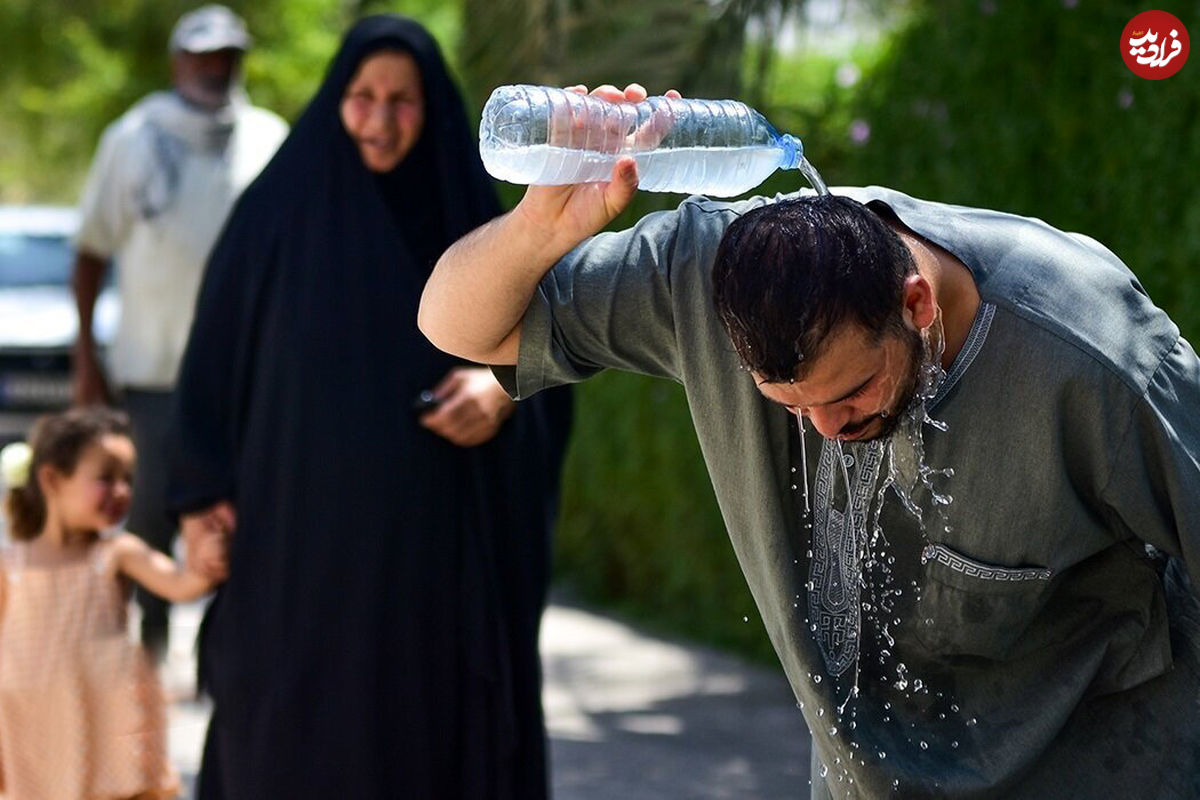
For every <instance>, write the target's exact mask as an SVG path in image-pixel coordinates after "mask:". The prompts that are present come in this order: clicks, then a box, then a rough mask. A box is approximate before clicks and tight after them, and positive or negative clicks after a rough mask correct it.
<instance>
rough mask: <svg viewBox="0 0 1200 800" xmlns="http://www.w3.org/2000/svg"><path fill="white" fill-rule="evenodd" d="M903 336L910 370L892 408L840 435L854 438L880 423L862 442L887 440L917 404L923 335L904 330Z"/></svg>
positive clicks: (843, 429)
mask: <svg viewBox="0 0 1200 800" xmlns="http://www.w3.org/2000/svg"><path fill="white" fill-rule="evenodd" d="M901 336H902V338H903V339H904V342H905V344H906V345H907V347H906V348H905V351H906V355H907V357H908V370H907V371H906V372H905V378H904V383H903V384H901V386H900V390H899V391H898V392H897V393H896V400H895V401H894V402H893V403H892V405H891V407H890V408H887V409H885V410H883V411H880V412H879V413H878V414H872V415H871V416H869V417H867V418H866V419H864V420H862V421H861V422H857V423H855V424H853V425H850V426H847V427H845V428H842V430H841V433H840V434H839V435H841V436H845V437H848V438H853V437H854V435H855V434H857V433H861V432H862V431H864V430H866V429H868V428H870V427H871V426H872V425H874V424H876V423H878V424H879V429H878V430H877V431H876V432H875V433H873V434H872V435H871V436H868V437H866V438H864V439H862V440H860V441H864V442H869V441H874V440H876V439H886V438H887V437H889V436H891V435H892V434H893V433H895V432H896V428H897V427H899V425H900V422H901V421H902V420H903V419H904V417H905V415H906V413H907V412H908V411H910V410H911V409H912V406H913V404H914V403H915V402H916V396H917V378H918V376H919V375H920V373H921V364H922V361H923V359H924V356H923V353H924V346H923V343H922V341H921V334H920V333H918V332H917V331H914V330H910V329H909V328H904V330H903V332H902V333H901Z"/></svg>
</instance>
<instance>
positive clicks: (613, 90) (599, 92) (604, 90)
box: [592, 83, 625, 103]
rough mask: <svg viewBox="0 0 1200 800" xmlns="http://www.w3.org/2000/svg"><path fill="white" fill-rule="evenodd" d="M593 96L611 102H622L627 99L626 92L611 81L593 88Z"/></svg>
mask: <svg viewBox="0 0 1200 800" xmlns="http://www.w3.org/2000/svg"><path fill="white" fill-rule="evenodd" d="M592 96H593V97H599V98H600V99H602V100H607V101H609V102H610V103H620V102H621V101H623V100H624V99H625V93H624V92H622V91H621V90H620V89H618V88H617V87H615V86H613V85H612V84H611V83H606V84H604V85H603V86H597V87H596V88H595V89H593V90H592Z"/></svg>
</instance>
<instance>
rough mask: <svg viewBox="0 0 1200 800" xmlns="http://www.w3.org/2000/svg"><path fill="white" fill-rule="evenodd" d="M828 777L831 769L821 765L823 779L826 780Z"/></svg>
mask: <svg viewBox="0 0 1200 800" xmlns="http://www.w3.org/2000/svg"><path fill="white" fill-rule="evenodd" d="M827 775H829V767H827V766H825V765H824V764H822V765H821V777H822V778H824V777H826V776H827Z"/></svg>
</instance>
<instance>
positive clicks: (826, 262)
mask: <svg viewBox="0 0 1200 800" xmlns="http://www.w3.org/2000/svg"><path fill="white" fill-rule="evenodd" d="M915 270H916V262H914V261H913V257H912V254H911V253H910V252H909V250H908V248H907V247H906V246H905V245H904V242H903V241H901V239H900V237H899V235H898V234H897V233H896V232H895V231H893V230H892V229H891V228H890V227H889V226H888V224H887V223H886V222H884V221H883V220H882V219H880V217H879V216H878V215H877V214H875V213H874V212H873V211H871V210H870V209H869V208H867V207H866V206H864V205H862V204H861V203H858V202H856V201H854V200H851V199H850V198H848V197H835V196H833V195H823V196H818V197H804V198H799V199H796V200H786V201H784V202H780V203H772V204H769V205H766V206H762V207H761V208H756V209H754V210H753V211H750V212H749V213H747V214H745V215H744V216H742V217H741V218H739V219H738V220H737V221H735V222H734V223H733V224H732V225H730V226H729V229H728V230H726V231H725V235H724V237H722V239H721V245H720V247H719V248H718V249H717V259H716V263H715V264H714V266H713V300H714V301H715V302H716V306H717V313H718V314H720V316H721V321H722V322H723V323H724V325H725V330H726V331H727V332H728V333H729V338H731V339H732V340H733V346H734V348H735V349H736V350H737V352H738V355H739V356H740V357H741V359H742V362H743V363H744V364H745V366H746V367H748V368H749V369H750V370H752V371H753V372H756V373H758V374H759V375H761V376H762V377H763V378H764V379H765V380H767V381H771V382H783V381H788V380H792V379H793V378H797V377H800V376H802V375H803V374H804V371H805V369H806V367H807V366H808V365H810V364H811V363H812V362H813V359H815V358H816V357H817V356H818V355H819V354H820V351H821V348H822V346H823V345H824V343H825V339H826V337H827V336H828V334H830V333H831V332H833V331H834V330H835V329H837V328H838V327H839V326H841V325H842V324H843V323H845V322H853V323H857V324H858V325H860V326H861V327H863V328H864V329H865V330H866V331H867V332H868V333H869V334H871V335H872V336H873V337H874V339H875V340H876V341H877V340H878V339H879V338H880V337H882V336H883V334H884V333H886V332H887V331H888V330H892V329H895V328H896V327H898V326H900V325H901V324H902V322H901V320H902V317H901V302H902V297H903V291H904V279H905V278H906V277H907V276H908V275H910V274H911V273H912V272H914V271H915Z"/></svg>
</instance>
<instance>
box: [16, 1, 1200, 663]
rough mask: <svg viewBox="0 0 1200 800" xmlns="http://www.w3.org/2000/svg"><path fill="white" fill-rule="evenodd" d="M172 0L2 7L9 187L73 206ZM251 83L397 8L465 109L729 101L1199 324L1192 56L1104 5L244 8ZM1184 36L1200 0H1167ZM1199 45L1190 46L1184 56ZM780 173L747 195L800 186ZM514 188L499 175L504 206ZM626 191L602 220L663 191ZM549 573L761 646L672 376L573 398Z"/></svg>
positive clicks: (666, 624) (285, 110) (1195, 71)
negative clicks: (1021, 229)
mask: <svg viewBox="0 0 1200 800" xmlns="http://www.w3.org/2000/svg"><path fill="white" fill-rule="evenodd" d="M196 5H198V3H195V2H181V1H180V0H3V2H0V108H3V109H4V113H3V114H0V202H4V203H9V204H15V203H33V202H43V203H67V204H70V203H74V202H75V200H76V198H77V192H78V190H79V187H80V184H81V182H82V179H83V174H84V171H85V170H86V167H87V165H88V163H89V161H90V159H91V157H92V154H93V151H94V148H95V145H96V142H97V139H98V137H99V134H100V132H101V131H102V130H103V128H104V126H105V125H107V124H108V123H109V122H110V121H112V120H113V119H115V118H116V117H117V116H118V115H120V114H121V113H122V112H123V111H124V110H125V109H126V108H127V107H128V106H129V105H131V104H132V103H133V102H134V101H135V100H137V99H138V98H139V97H141V96H142V95H144V94H146V93H147V92H149V91H152V90H154V89H158V88H162V87H164V86H166V84H167V81H168V74H167V58H166V44H165V43H166V41H167V36H168V33H169V31H170V29H171V26H172V25H173V24H174V22H175V20H176V19H178V17H179V15H180V14H181V13H183V12H184V11H186V10H188V9H190V8H192V7H194V6H196ZM228 5H230V6H231V7H233V8H235V9H236V10H237V11H239V12H240V13H241V14H242V15H243V16H244V17H245V18H246V19H247V22H248V24H249V27H250V29H251V31H252V33H253V35H254V36H255V38H256V42H257V43H256V46H255V48H254V49H253V51H252V52H251V53H250V54H249V56H248V58H247V60H246V83H247V87H248V89H249V92H250V94H251V96H252V98H253V100H254V101H255V103H257V104H259V105H265V106H267V107H269V108H272V109H274V110H276V111H278V112H279V113H281V114H283V115H284V116H285V117H288V118H290V119H294V118H295V117H296V116H297V115H298V113H299V112H300V111H301V110H302V108H303V107H304V104H305V102H306V100H307V98H308V97H309V96H310V94H311V93H312V92H313V91H314V90H315V88H316V86H317V85H318V84H319V82H320V80H321V77H322V74H323V72H324V69H325V66H326V64H327V62H328V60H329V58H330V57H331V55H332V54H333V52H334V50H335V49H336V46H337V44H338V41H339V39H340V35H341V33H342V31H344V30H345V29H346V27H347V26H348V25H349V23H350V22H351V21H352V20H353V19H355V18H356V17H358V16H360V15H361V14H364V13H372V12H378V11H392V12H399V13H404V14H408V15H410V16H413V17H415V18H417V19H418V20H420V21H421V22H423V23H424V24H425V25H426V26H427V27H429V28H430V29H431V30H432V31H433V32H434V34H435V35H436V36H437V38H438V39H439V41H440V42H441V43H442V46H443V48H444V50H445V51H446V54H447V56H448V58H449V60H450V62H451V63H452V64H453V66H454V68H455V70H456V72H457V74H458V76H459V78H460V80H461V82H462V84H463V85H464V87H465V89H466V96H467V98H468V102H469V103H470V104H471V106H472V117H473V118H476V119H477V118H478V114H477V113H476V112H477V110H478V108H479V107H480V106H481V105H482V102H483V100H484V99H485V98H486V96H487V93H488V92H489V91H490V90H491V89H492V88H493V87H494V86H496V85H498V84H501V83H511V82H523V83H550V84H558V85H562V84H570V83H587V84H595V83H598V82H611V83H615V84H623V83H625V82H628V81H634V80H636V81H639V82H641V83H643V84H645V85H646V86H647V88H648V89H649V90H650V91H651V92H652V93H657V92H661V91H663V90H665V89H668V88H678V89H680V90H681V91H682V92H684V93H685V94H688V95H693V96H707V97H732V98H737V99H741V100H744V101H746V102H749V103H750V104H752V105H754V106H756V107H757V108H759V109H760V110H761V111H762V112H763V113H764V114H766V116H767V117H768V118H769V119H771V120H772V121H773V122H774V123H775V125H776V126H777V127H778V128H779V129H780V130H783V131H787V132H790V133H793V134H795V135H798V136H800V137H801V138H802V139H803V140H804V142H805V147H806V151H807V153H808V155H809V157H810V159H811V160H812V161H813V163H814V164H815V165H816V166H817V168H818V169H819V170H820V171H821V172H822V173H823V175H824V176H825V178H826V180H827V181H828V182H829V184H830V185H831V186H833V185H839V184H868V183H876V184H883V185H887V186H891V187H893V188H897V189H900V190H902V191H906V192H909V193H911V194H914V195H917V196H921V197H925V198H930V199H938V200H944V201H949V202H954V203H963V204H969V205H981V206H989V207H993V208H997V209H1001V210H1006V211H1013V212H1017V213H1021V214H1027V215H1032V216H1037V217H1040V218H1042V219H1045V220H1046V221H1047V222H1049V223H1051V224H1052V225H1055V226H1057V227H1060V228H1064V229H1067V230H1073V231H1080V232H1083V233H1087V234H1089V235H1091V236H1094V237H1095V238H1097V239H1099V240H1100V241H1102V242H1104V243H1105V244H1107V245H1108V246H1109V247H1110V248H1112V249H1113V250H1114V251H1115V252H1116V253H1117V254H1118V255H1119V256H1121V257H1122V258H1123V259H1124V260H1125V261H1126V262H1127V263H1128V264H1129V265H1130V266H1131V267H1132V268H1133V270H1134V271H1135V272H1136V273H1137V275H1138V276H1139V277H1140V279H1141V280H1142V282H1143V284H1144V285H1145V287H1146V289H1147V291H1148V292H1149V293H1150V295H1151V297H1153V298H1154V299H1155V300H1156V302H1158V304H1159V305H1161V306H1163V307H1164V308H1166V309H1167V310H1168V311H1169V312H1170V313H1171V314H1172V316H1173V317H1174V318H1175V320H1176V321H1177V322H1178V323H1179V324H1180V326H1181V327H1182V328H1183V330H1184V333H1185V334H1186V335H1188V336H1189V337H1190V338H1191V340H1192V341H1193V342H1195V341H1196V339H1197V335H1198V334H1200V202H1197V198H1198V191H1197V188H1196V180H1197V175H1198V174H1200V169H1198V167H1200V125H1198V124H1197V122H1198V121H1200V63H1188V64H1187V65H1186V66H1185V67H1184V68H1183V70H1182V71H1181V72H1179V73H1178V74H1177V75H1176V76H1174V77H1172V78H1169V79H1167V80H1163V81H1148V80H1143V79H1140V78H1138V77H1136V76H1135V75H1134V74H1133V73H1131V72H1130V71H1129V70H1128V69H1127V68H1126V67H1125V65H1124V64H1123V63H1122V60H1121V57H1120V52H1119V39H1120V35H1121V31H1122V29H1123V27H1124V25H1125V23H1126V22H1127V21H1128V20H1129V19H1130V18H1131V17H1132V16H1134V15H1135V14H1137V13H1138V12H1141V11H1144V10H1147V9H1150V8H1156V7H1159V6H1158V5H1157V4H1154V3H1145V2H1140V3H1128V2H1115V1H1114V0H1107V1H1106V2H1098V1H1097V0H1042V2H1037V3H1029V2H1015V0H965V1H964V2H934V1H933V0H911V1H908V2H904V1H901V0H808V1H807V2H800V1H796V2H789V1H788V0H728V1H722V0H411V1H410V2H369V1H367V0H357V1H355V0H253V2H237V1H236V0H231V1H230V2H229V3H228ZM1168 10H1170V11H1171V12H1172V13H1174V14H1175V15H1176V16H1178V17H1179V18H1180V19H1182V20H1183V22H1184V23H1185V24H1186V25H1190V26H1191V30H1192V32H1193V33H1195V32H1200V2H1195V0H1190V1H1189V2H1179V3H1175V4H1173V5H1172V6H1170V7H1169V8H1168ZM1198 59H1200V57H1197V56H1193V58H1192V61H1193V62H1196V61H1197V60H1198ZM800 181H801V179H800V178H799V176H798V174H796V173H781V174H777V175H776V176H775V177H774V178H772V179H771V180H770V181H769V182H768V184H767V185H766V186H765V187H762V188H760V190H759V191H760V192H767V193H774V192H777V191H778V192H786V191H791V190H794V189H797V188H799V187H800V185H801V183H800ZM518 194H519V192H518V190H515V189H513V188H511V187H508V188H506V190H505V193H504V197H505V199H506V201H507V202H510V203H511V202H513V201H515V199H516V197H517V196H518ZM678 200H679V198H678V197H669V196H665V197H664V196H649V195H643V196H642V197H640V198H639V200H638V203H637V205H636V207H635V208H634V209H633V210H632V211H630V212H629V213H628V214H627V215H626V216H625V217H623V218H622V219H621V220H619V221H618V225H623V224H628V222H629V221H630V219H631V218H632V216H633V215H640V214H642V213H645V212H646V211H648V210H650V209H652V208H658V207H665V206H669V205H673V204H675V203H677V202H678ZM578 412H579V413H578V415H577V419H578V423H577V426H576V431H575V439H574V443H573V448H572V453H571V457H570V461H569V468H568V476H567V481H566V495H565V498H564V514H563V520H562V525H561V530H560V533H559V537H558V544H557V561H558V580H559V585H560V586H561V587H563V589H565V590H569V591H571V592H573V593H575V594H576V595H578V596H580V597H582V598H584V599H586V600H589V601H591V602H597V603H602V604H605V605H609V606H612V607H615V608H616V609H618V610H619V611H621V612H622V613H625V614H628V615H631V616H632V617H633V618H635V619H637V620H639V621H640V622H642V623H643V624H646V625H649V626H650V627H651V628H654V629H660V630H665V631H670V632H672V633H675V634H681V635H685V636H688V637H692V638H696V639H699V640H701V641H705V642H710V643H714V644H718V645H721V646H723V647H727V648H730V649H733V650H736V651H738V652H741V653H744V654H748V655H750V656H752V657H754V658H758V659H761V660H763V661H764V662H768V663H769V662H771V661H772V660H773V657H772V656H771V654H770V648H769V645H768V643H767V641H766V636H765V634H764V632H763V630H762V626H761V623H760V622H759V621H758V616H757V613H756V612H755V610H754V606H753V602H752V600H751V599H750V596H749V593H748V592H747V590H746V588H745V584H744V581H743V579H742V577H741V574H740V572H739V571H738V569H737V565H736V563H735V561H734V558H733V554H732V550H731V548H730V546H729V544H728V540H727V539H726V537H725V534H724V528H723V526H722V524H721V521H720V517H719V515H718V513H717V510H716V505H715V502H714V501H713V499H712V492H711V489H710V487H709V483H708V479H707V477H706V475H705V472H704V468H703V465H702V463H701V461H700V457H699V451H698V448H697V446H696V443H695V438H694V435H693V433H692V430H691V425H690V422H689V420H688V418H687V414H686V409H685V407H684V405H683V401H682V394H681V392H680V391H679V390H678V388H677V387H674V386H671V385H668V384H664V383H661V382H652V381H648V380H644V379H641V378H637V377H633V376H627V375H606V376H603V377H601V378H600V379H597V380H595V381H592V382H590V383H589V384H587V385H586V386H585V387H583V389H582V391H580V392H579V394H578Z"/></svg>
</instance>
